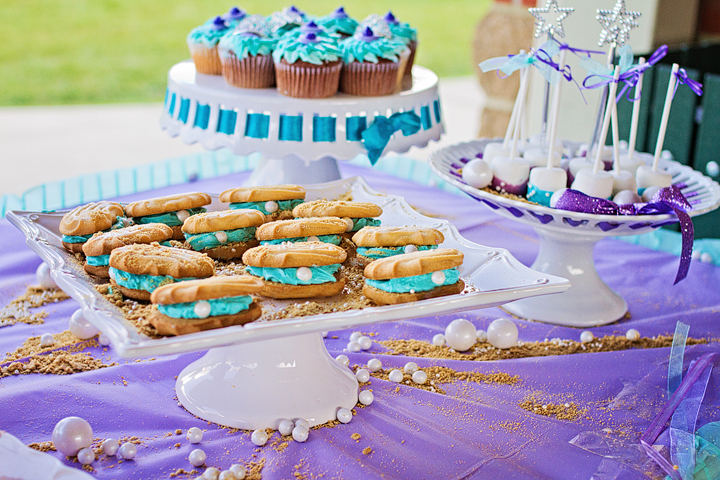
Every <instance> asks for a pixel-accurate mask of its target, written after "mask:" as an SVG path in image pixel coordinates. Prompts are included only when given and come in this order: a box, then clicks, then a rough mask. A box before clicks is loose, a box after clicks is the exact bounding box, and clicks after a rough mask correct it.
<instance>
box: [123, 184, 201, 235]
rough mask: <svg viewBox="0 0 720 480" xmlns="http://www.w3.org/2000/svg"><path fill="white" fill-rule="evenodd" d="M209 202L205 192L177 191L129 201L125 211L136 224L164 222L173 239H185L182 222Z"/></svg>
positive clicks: (199, 211)
mask: <svg viewBox="0 0 720 480" xmlns="http://www.w3.org/2000/svg"><path fill="white" fill-rule="evenodd" d="M211 202H212V199H211V198H210V195H208V194H207V193H201V192H190V193H179V194H176V195H168V196H166V197H158V198H151V199H148V200H141V201H138V202H132V203H129V204H127V205H126V206H125V212H126V213H127V215H128V216H130V217H132V219H133V221H134V222H135V223H136V224H138V225H143V224H146V223H164V224H165V225H167V226H169V227H170V228H172V229H173V237H172V239H173V240H185V236H184V235H183V231H182V225H183V222H185V220H187V219H188V218H189V217H191V216H192V215H197V214H198V213H204V212H205V211H206V210H205V208H203V207H204V206H205V205H209V204H210V203H211Z"/></svg>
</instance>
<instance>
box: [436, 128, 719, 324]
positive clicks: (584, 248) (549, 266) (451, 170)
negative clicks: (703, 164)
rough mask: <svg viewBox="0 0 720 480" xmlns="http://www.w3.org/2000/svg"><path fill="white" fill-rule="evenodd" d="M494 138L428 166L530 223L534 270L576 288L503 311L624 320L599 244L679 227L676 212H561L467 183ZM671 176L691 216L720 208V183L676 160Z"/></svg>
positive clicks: (557, 319)
mask: <svg viewBox="0 0 720 480" xmlns="http://www.w3.org/2000/svg"><path fill="white" fill-rule="evenodd" d="M490 141H491V140H490V139H482V140H476V141H472V142H467V143H461V144H458V145H453V146H450V147H446V148H443V149H441V150H438V151H437V152H435V153H433V155H432V156H431V157H430V167H431V168H432V170H433V171H434V172H435V173H436V174H437V175H438V176H440V177H441V178H442V179H443V180H446V181H448V182H450V183H451V184H453V185H455V186H456V187H458V188H459V189H461V190H462V191H464V192H465V193H467V194H469V195H470V196H471V197H473V198H475V199H476V200H478V201H479V202H481V203H482V204H484V205H486V206H487V207H489V208H491V209H492V210H493V211H494V212H496V213H497V214H498V215H502V216H503V217H507V218H510V219H512V220H515V221H517V222H520V223H524V224H527V225H530V226H532V227H534V228H535V231H536V232H537V233H538V236H539V237H540V251H539V252H538V256H537V258H536V259H535V261H534V262H533V264H532V266H531V268H532V269H533V270H537V271H540V272H544V273H547V274H552V275H557V276H561V277H565V278H568V279H569V280H570V281H571V283H572V287H571V288H570V289H568V291H567V292H565V293H562V294H560V295H553V296H552V298H550V297H544V298H543V297H536V298H532V299H524V300H520V301H516V302H513V303H510V304H508V305H505V306H504V307H503V308H505V309H506V310H508V311H509V312H511V313H513V314H515V315H518V316H519V317H522V318H527V319H532V320H539V321H541V322H547V323H553V324H557V325H567V326H574V327H590V326H596V325H605V324H608V323H611V322H614V321H616V320H618V319H620V318H622V317H623V316H624V315H625V313H626V312H627V303H626V302H625V300H623V298H622V297H621V296H620V295H618V294H617V293H615V292H614V291H613V290H612V289H610V287H608V286H607V285H606V284H605V282H603V281H602V279H601V278H600V277H599V276H598V273H597V270H596V269H595V261H594V259H593V250H594V248H595V244H596V243H597V242H598V241H599V240H601V239H603V238H605V237H610V236H620V235H638V234H641V233H646V232H650V231H652V230H655V229H657V228H659V227H662V226H663V225H669V224H672V223H676V222H677V221H678V220H677V217H676V216H675V215H674V214H665V215H635V216H632V215H628V216H623V215H620V216H615V215H593V214H588V213H578V212H569V211H566V210H557V209H554V208H549V207H544V206H542V205H535V204H530V203H525V202H521V201H517V200H511V199H509V198H505V197H502V196H499V195H494V194H492V193H489V192H486V191H483V190H479V189H477V188H474V187H471V186H469V185H467V184H465V183H464V182H463V180H462V168H463V166H464V165H465V164H467V163H468V162H469V161H470V160H473V159H475V158H480V157H482V151H483V148H484V146H485V145H486V144H487V143H488V142H490ZM660 166H661V167H662V168H665V169H666V170H667V171H668V172H670V173H671V174H672V176H673V180H672V182H673V185H676V186H678V187H679V188H680V190H681V191H682V193H683V195H685V197H686V198H687V199H688V201H689V202H690V204H691V205H692V206H693V209H692V210H691V211H690V212H688V213H689V214H690V215H691V216H696V215H701V214H703V213H707V212H710V211H712V210H714V209H716V208H717V207H718V205H720V185H718V183H717V182H715V181H714V180H712V179H710V178H708V177H706V176H704V175H702V174H701V173H700V172H697V171H695V170H693V169H692V168H690V167H688V166H685V165H681V164H680V163H677V162H675V161H670V160H664V161H661V165H660Z"/></svg>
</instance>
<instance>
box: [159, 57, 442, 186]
mask: <svg viewBox="0 0 720 480" xmlns="http://www.w3.org/2000/svg"><path fill="white" fill-rule="evenodd" d="M409 111H414V112H415V113H416V114H417V115H418V116H419V117H420V120H421V128H420V130H419V131H418V132H417V133H414V134H412V135H408V136H404V135H403V134H402V133H401V132H396V133H395V135H394V136H393V138H391V139H390V141H389V143H388V145H387V147H386V150H385V151H386V152H387V151H394V152H406V151H407V150H409V149H410V147H412V146H417V147H424V146H426V145H427V144H428V142H429V141H430V140H435V141H437V140H439V139H440V136H441V135H442V134H443V133H444V128H443V123H442V118H441V111H440V99H439V97H438V77H437V75H435V74H434V73H433V72H432V71H430V70H428V69H426V68H423V67H420V66H415V67H413V82H412V87H411V88H409V89H406V90H403V91H401V92H400V93H397V94H394V95H388V96H383V97H356V96H352V95H346V94H343V93H339V94H337V95H334V96H332V97H330V98H327V99H302V98H291V97H286V96H284V95H281V94H279V93H278V92H277V91H276V90H275V89H258V90H251V89H240V88H235V87H232V86H230V85H228V84H227V83H226V82H225V80H224V79H223V78H222V77H221V76H215V75H203V74H199V73H197V72H196V71H195V66H194V64H193V62H192V61H185V62H181V63H178V64H177V65H174V66H173V67H172V68H171V69H170V71H169V73H168V88H167V93H166V98H165V108H164V110H163V115H162V118H161V121H160V123H161V126H162V128H164V129H165V130H167V132H168V134H170V135H171V136H173V137H175V136H180V138H182V139H183V141H184V142H185V143H188V144H193V143H196V142H199V143H200V144H201V145H202V146H203V147H205V148H206V149H208V150H217V149H219V148H227V149H229V150H230V151H231V152H232V153H234V154H236V155H249V154H251V153H255V152H259V153H261V154H262V155H263V158H262V160H261V161H260V164H259V165H258V166H257V167H256V168H255V171H254V172H253V174H252V176H251V177H250V179H249V181H248V185H270V184H282V183H296V184H301V185H303V184H308V183H313V184H315V183H320V182H328V181H332V180H338V179H339V178H340V171H339V169H338V165H337V161H338V160H351V159H353V158H355V157H356V156H358V155H362V154H365V153H367V152H366V150H365V148H364V146H363V143H362V141H361V140H362V139H361V137H360V132H361V131H362V130H364V129H365V128H366V127H368V126H370V125H372V123H373V121H374V119H375V117H376V116H378V115H383V116H385V117H389V116H390V115H392V114H394V113H398V112H409Z"/></svg>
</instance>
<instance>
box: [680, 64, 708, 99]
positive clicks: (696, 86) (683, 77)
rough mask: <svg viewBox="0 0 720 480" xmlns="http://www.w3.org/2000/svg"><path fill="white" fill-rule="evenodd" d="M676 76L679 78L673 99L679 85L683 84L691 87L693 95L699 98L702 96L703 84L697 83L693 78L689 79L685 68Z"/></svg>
mask: <svg viewBox="0 0 720 480" xmlns="http://www.w3.org/2000/svg"><path fill="white" fill-rule="evenodd" d="M675 76H676V77H677V82H675V90H674V91H673V97H675V92H677V89H678V85H680V84H681V83H682V84H685V85H687V86H688V87H690V90H692V91H693V93H694V94H695V95H697V96H698V97H700V96H702V94H703V89H702V83H700V82H696V81H695V80H693V79H692V78H690V77H688V74H687V71H686V70H685V69H684V68H681V69H680V70H678V72H677V73H676V74H675Z"/></svg>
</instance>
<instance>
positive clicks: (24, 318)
mask: <svg viewBox="0 0 720 480" xmlns="http://www.w3.org/2000/svg"><path fill="white" fill-rule="evenodd" d="M68 298H70V297H69V296H68V295H67V294H66V293H65V292H63V291H62V290H59V289H57V288H42V287H39V286H36V285H30V286H28V287H27V290H26V291H25V293H23V294H22V295H20V296H19V297H17V298H16V299H15V300H13V301H12V302H10V303H9V304H8V305H7V306H5V307H4V308H2V310H0V327H7V326H10V325H15V324H16V323H27V324H30V325H37V324H40V323H44V322H45V317H47V315H48V314H47V312H34V313H33V312H31V311H30V309H31V308H38V307H42V306H44V305H47V304H49V303H57V302H62V301H63V300H67V299H68Z"/></svg>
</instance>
